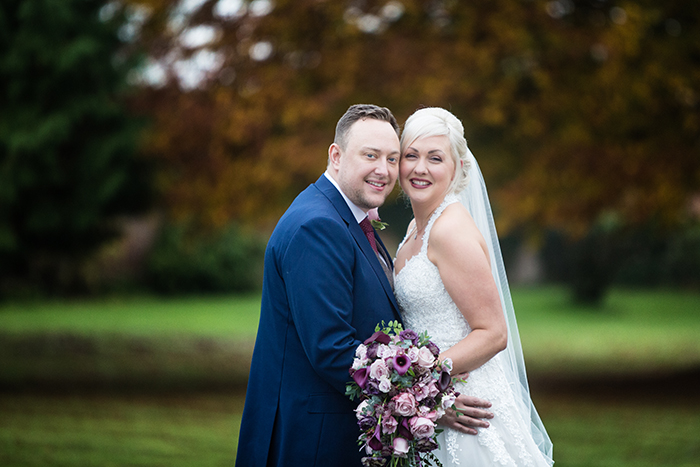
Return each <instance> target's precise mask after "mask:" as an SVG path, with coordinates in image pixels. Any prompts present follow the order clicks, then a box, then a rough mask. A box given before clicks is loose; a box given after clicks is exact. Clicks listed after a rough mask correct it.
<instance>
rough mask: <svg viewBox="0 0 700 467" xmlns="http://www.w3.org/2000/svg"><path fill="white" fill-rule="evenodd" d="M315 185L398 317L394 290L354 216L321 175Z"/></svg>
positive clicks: (379, 243)
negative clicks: (328, 202) (374, 275)
mask: <svg viewBox="0 0 700 467" xmlns="http://www.w3.org/2000/svg"><path fill="white" fill-rule="evenodd" d="M315 185H316V187H317V188H318V189H319V190H320V191H321V192H322V193H323V194H324V195H326V197H327V198H328V200H329V201H330V202H331V204H333V207H335V209H336V211H338V214H340V217H342V218H343V220H344V221H345V223H346V224H347V226H348V230H349V231H350V234H351V235H352V236H353V238H354V239H355V241H356V242H357V245H358V246H359V247H360V250H362V253H363V254H364V255H365V257H366V258H367V260H368V261H369V264H370V265H371V266H372V269H373V270H374V273H375V274H376V275H377V279H378V280H379V282H380V283H381V284H382V287H383V288H384V292H386V295H387V297H388V298H389V300H390V301H391V304H392V306H393V307H394V312H395V314H396V315H397V317H398V316H399V314H398V309H399V305H398V303H397V302H396V297H394V290H393V289H392V288H391V284H389V280H388V279H387V277H386V274H385V272H384V268H382V266H381V264H380V263H379V261H380V260H379V258H377V254H376V253H375V252H374V250H373V249H372V246H371V245H370V244H369V241H367V237H365V233H364V232H363V231H362V228H361V227H360V225H359V224H358V223H357V219H355V216H353V214H352V211H350V208H349V207H348V205H347V203H346V202H345V200H344V199H343V197H342V195H341V194H340V193H339V192H338V189H337V188H336V187H335V186H333V184H332V183H331V182H330V181H328V179H327V178H326V177H325V175H321V176H320V177H319V179H318V180H317V181H316V184H315ZM378 238H379V236H378V235H375V239H378ZM377 245H378V246H380V248H382V250H383V251H384V253H385V254H386V255H387V257H388V258H389V264H391V256H389V254H388V252H387V250H386V247H385V246H384V244H383V243H382V241H381V239H379V241H378V242H377ZM391 268H392V270H393V265H391Z"/></svg>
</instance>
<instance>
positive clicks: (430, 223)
mask: <svg viewBox="0 0 700 467" xmlns="http://www.w3.org/2000/svg"><path fill="white" fill-rule="evenodd" d="M458 202H459V199H458V198H457V197H456V196H455V195H447V196H445V199H443V200H442V203H440V206H438V207H437V209H435V211H433V213H432V214H431V215H430V219H429V220H428V225H426V226H425V232H423V244H422V245H421V247H420V251H421V253H423V254H427V253H428V240H429V239H430V231H431V230H432V228H433V224H435V221H436V220H437V219H438V217H440V215H441V214H442V212H443V211H444V210H445V209H446V208H447V206H449V205H450V204H453V203H458Z"/></svg>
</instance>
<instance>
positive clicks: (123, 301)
mask: <svg viewBox="0 0 700 467" xmlns="http://www.w3.org/2000/svg"><path fill="white" fill-rule="evenodd" d="M259 313H260V296H259V295H243V296H219V297H187V298H161V297H152V296H136V297H123V298H109V299H95V300H75V301H40V302H17V303H5V304H0V330H2V331H5V332H12V333H27V332H31V333H36V332H52V333H60V332H69V333H76V334H80V335H95V334H126V335H131V336H172V335H197V336H208V337H223V338H227V339H229V338H244V339H249V338H254V337H255V332H256V330H257V328H258V316H259Z"/></svg>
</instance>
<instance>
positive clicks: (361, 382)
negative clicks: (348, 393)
mask: <svg viewBox="0 0 700 467" xmlns="http://www.w3.org/2000/svg"><path fill="white" fill-rule="evenodd" d="M367 378H369V375H368V374H367V368H360V369H359V370H357V371H355V372H354V373H353V374H352V379H353V380H355V382H356V383H357V385H358V386H360V388H362V389H364V388H365V386H367Z"/></svg>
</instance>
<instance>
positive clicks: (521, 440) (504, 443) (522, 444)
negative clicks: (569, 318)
mask: <svg viewBox="0 0 700 467" xmlns="http://www.w3.org/2000/svg"><path fill="white" fill-rule="evenodd" d="M454 202H458V199H457V198H456V197H455V196H447V197H446V198H445V200H444V201H443V202H442V204H441V205H440V207H438V209H437V210H436V211H435V212H434V213H433V215H432V216H431V218H430V220H429V222H428V225H427V227H426V229H425V233H424V234H423V245H422V247H421V250H420V253H418V254H417V255H415V256H413V257H412V258H410V259H409V260H408V261H407V262H406V264H405V265H404V267H403V268H401V270H400V271H399V273H398V274H397V275H396V276H395V278H394V287H395V294H396V298H397V301H398V303H399V307H400V309H401V315H402V318H403V321H404V327H405V328H408V329H412V330H414V331H416V332H418V333H420V332H423V331H427V332H428V335H429V336H430V338H431V340H432V341H433V342H434V343H435V344H436V345H437V346H438V347H439V348H440V350H441V351H444V350H447V349H449V348H450V347H452V346H453V345H455V344H456V343H457V342H459V341H460V340H462V339H463V338H464V337H465V336H466V335H467V334H469V332H470V331H471V329H470V327H469V323H468V322H467V321H466V320H465V318H464V316H463V315H462V313H461V312H460V310H459V309H458V308H457V306H456V305H455V303H454V302H453V301H452V299H451V298H450V296H449V294H448V293H447V291H446V290H445V287H444V285H443V283H442V280H441V278H440V274H439V272H438V269H437V267H436V266H435V265H434V264H433V263H432V262H431V261H430V260H429V259H428V254H427V253H428V240H429V237H430V230H431V229H432V227H433V224H434V223H435V220H436V219H437V218H438V217H439V216H440V214H442V212H443V211H444V210H445V208H446V207H447V206H448V205H449V204H451V203H454ZM411 233H412V232H411ZM411 233H409V234H411ZM407 238H408V237H407ZM405 241H406V239H404V240H403V242H401V244H400V245H399V250H400V249H401V247H402V246H403V243H404V242H405ZM502 364H503V363H502V361H501V355H500V354H498V355H496V356H495V357H493V358H492V359H491V360H489V361H488V362H486V363H485V364H484V365H483V366H481V367H480V368H477V369H476V370H473V371H471V372H470V373H469V378H468V379H467V382H466V383H458V384H457V387H456V389H457V391H459V392H460V393H462V394H467V395H470V396H476V397H480V398H482V399H487V400H489V401H491V403H492V408H491V410H492V411H493V413H494V418H493V419H491V420H489V423H490V426H489V427H488V428H479V429H478V431H479V434H478V435H476V436H474V435H467V434H463V433H460V432H458V431H456V430H452V429H449V428H446V429H445V431H444V432H443V433H441V434H440V435H439V437H438V442H439V443H440V449H438V450H436V451H434V453H435V454H436V455H437V457H438V458H439V459H440V461H441V462H442V464H443V466H444V467H452V466H464V467H476V466H491V465H493V466H538V467H539V466H549V465H550V463H549V462H547V461H546V460H545V459H544V457H543V455H542V453H541V452H540V450H539V449H538V447H537V445H536V444H535V442H534V441H533V439H532V436H531V435H530V430H529V423H530V422H529V420H528V421H525V420H523V418H522V416H521V415H520V414H519V412H518V410H517V409H516V406H515V404H516V402H515V398H514V397H513V393H512V392H511V389H510V387H509V385H508V383H507V381H506V378H505V377H504V372H503V369H502V366H501V365H502Z"/></svg>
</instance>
